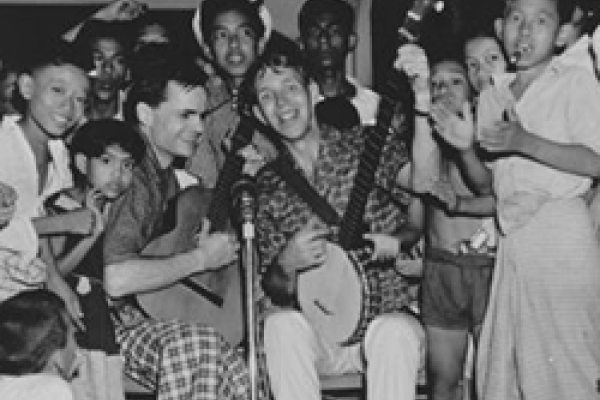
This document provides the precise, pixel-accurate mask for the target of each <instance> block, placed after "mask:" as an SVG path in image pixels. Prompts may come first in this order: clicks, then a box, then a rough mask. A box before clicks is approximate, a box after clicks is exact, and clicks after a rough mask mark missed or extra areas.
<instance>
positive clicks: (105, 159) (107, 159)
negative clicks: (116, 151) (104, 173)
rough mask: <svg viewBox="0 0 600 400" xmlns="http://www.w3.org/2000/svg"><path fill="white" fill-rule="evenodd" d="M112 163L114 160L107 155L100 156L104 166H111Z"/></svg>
mask: <svg viewBox="0 0 600 400" xmlns="http://www.w3.org/2000/svg"><path fill="white" fill-rule="evenodd" d="M111 161H112V159H111V158H110V157H109V156H107V155H103V156H100V162H101V163H102V164H104V165H110V163H111Z"/></svg>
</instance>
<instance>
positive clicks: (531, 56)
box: [497, 0, 560, 70]
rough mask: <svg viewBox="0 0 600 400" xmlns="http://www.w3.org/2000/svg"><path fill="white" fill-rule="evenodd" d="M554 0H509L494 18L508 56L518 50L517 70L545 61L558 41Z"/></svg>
mask: <svg viewBox="0 0 600 400" xmlns="http://www.w3.org/2000/svg"><path fill="white" fill-rule="evenodd" d="M559 21H560V20H559V15H558V10H557V4H556V0H512V1H509V2H507V5H506V10H505V15H504V18H503V19H502V20H501V21H497V29H498V31H499V32H498V33H499V36H500V37H501V38H502V42H503V43H504V47H505V48H506V52H507V54H508V56H509V57H513V56H515V55H516V54H519V57H518V60H517V62H516V68H517V70H520V69H530V68H534V67H537V66H541V65H545V64H546V63H547V62H548V61H549V60H550V59H551V58H552V55H553V54H554V48H555V46H557V45H558V39H559V33H560V30H559V28H560V22H559Z"/></svg>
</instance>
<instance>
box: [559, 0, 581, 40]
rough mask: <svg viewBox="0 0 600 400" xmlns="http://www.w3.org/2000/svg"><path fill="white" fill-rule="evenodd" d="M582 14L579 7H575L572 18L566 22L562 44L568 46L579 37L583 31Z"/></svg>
mask: <svg viewBox="0 0 600 400" xmlns="http://www.w3.org/2000/svg"><path fill="white" fill-rule="evenodd" d="M583 20H584V14H583V10H582V9H581V8H580V7H576V8H575V11H574V12H573V18H571V21H570V22H569V23H568V24H567V31H566V33H565V39H564V46H565V47H569V46H571V45H572V44H575V42H576V41H577V40H578V39H579V38H580V37H581V35H582V33H583V25H584V21H583Z"/></svg>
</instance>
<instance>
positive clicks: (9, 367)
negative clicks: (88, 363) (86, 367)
mask: <svg viewBox="0 0 600 400" xmlns="http://www.w3.org/2000/svg"><path fill="white" fill-rule="evenodd" d="M76 353H77V345H76V343H75V328H74V326H73V324H72V323H71V321H70V319H69V316H68V314H67V311H66V307H65V304H64V302H63V301H62V300H61V299H60V297H58V296H57V295H56V294H54V293H52V292H50V291H47V290H32V291H24V292H21V293H19V294H17V295H15V296H13V297H11V298H9V299H7V300H5V301H4V302H2V303H0V374H6V375H23V374H30V373H39V372H42V371H45V372H50V371H53V372H56V373H58V374H59V375H61V376H63V377H64V378H67V379H68V378H70V375H71V372H72V368H73V363H74V360H75V357H76Z"/></svg>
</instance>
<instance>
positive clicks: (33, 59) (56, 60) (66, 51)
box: [22, 39, 87, 75]
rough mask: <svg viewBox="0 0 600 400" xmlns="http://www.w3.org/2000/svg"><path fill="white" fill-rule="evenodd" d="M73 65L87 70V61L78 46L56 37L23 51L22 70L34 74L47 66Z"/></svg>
mask: <svg viewBox="0 0 600 400" xmlns="http://www.w3.org/2000/svg"><path fill="white" fill-rule="evenodd" d="M64 65H72V66H75V67H77V68H79V69H81V70H82V71H83V72H84V73H85V71H87V68H86V67H87V62H86V61H85V60H84V59H83V58H82V57H81V54H80V53H79V52H78V51H77V50H76V47H75V46H74V45H73V44H71V43H67V42H65V41H62V40H59V39H56V40H54V39H53V40H49V41H44V40H42V41H40V42H39V43H37V44H36V45H34V46H32V47H31V48H28V49H27V51H25V52H23V58H22V67H23V69H22V72H24V73H27V74H30V75H33V74H34V73H36V72H37V71H39V70H42V69H44V68H47V67H51V66H54V67H60V66H64Z"/></svg>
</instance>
